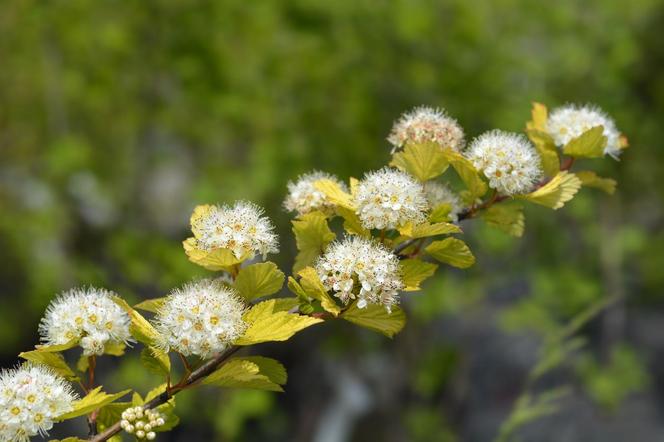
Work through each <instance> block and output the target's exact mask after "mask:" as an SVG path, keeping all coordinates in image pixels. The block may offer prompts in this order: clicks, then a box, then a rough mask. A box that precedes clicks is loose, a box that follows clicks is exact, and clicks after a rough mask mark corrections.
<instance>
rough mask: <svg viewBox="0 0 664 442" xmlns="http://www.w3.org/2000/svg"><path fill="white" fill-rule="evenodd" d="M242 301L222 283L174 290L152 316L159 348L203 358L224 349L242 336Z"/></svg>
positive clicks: (209, 281)
mask: <svg viewBox="0 0 664 442" xmlns="http://www.w3.org/2000/svg"><path fill="white" fill-rule="evenodd" d="M244 310H245V306H244V303H243V302H242V300H241V299H240V298H239V297H238V296H237V295H236V294H235V292H233V291H232V290H231V289H229V288H228V287H226V286H225V285H224V284H223V282H221V281H217V280H212V279H203V280H201V281H197V282H194V283H189V284H186V285H185V286H184V287H182V288H181V289H175V290H174V291H173V292H172V293H171V294H170V295H169V296H168V298H167V299H166V301H165V302H164V304H163V305H162V306H161V308H160V309H159V311H158V313H157V316H156V328H157V331H158V332H159V334H160V342H159V345H160V346H161V347H162V348H164V349H165V350H167V351H168V350H176V351H178V352H180V353H182V354H183V355H185V356H190V355H197V356H200V357H201V358H203V359H206V358H208V357H209V356H211V355H213V354H215V353H219V352H221V351H223V350H224V349H226V348H227V347H228V346H229V345H230V344H231V343H232V342H233V341H234V340H236V339H237V338H239V337H240V336H242V334H243V333H244V331H245V330H246V327H247V325H246V324H245V322H244V320H243V319H242V314H243V313H244Z"/></svg>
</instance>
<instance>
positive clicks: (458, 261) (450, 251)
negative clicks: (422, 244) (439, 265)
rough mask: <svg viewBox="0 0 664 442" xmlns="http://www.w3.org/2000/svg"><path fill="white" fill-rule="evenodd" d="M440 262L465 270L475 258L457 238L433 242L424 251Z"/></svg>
mask: <svg viewBox="0 0 664 442" xmlns="http://www.w3.org/2000/svg"><path fill="white" fill-rule="evenodd" d="M424 250H425V251H426V252H427V253H428V254H429V255H431V256H432V257H434V258H436V259H437V260H438V261H440V262H444V263H447V264H449V265H451V266H454V267H459V268H461V269H465V268H466V267H470V266H471V265H473V264H474V263H475V256H473V253H472V252H471V251H470V249H469V248H468V246H467V245H466V243H465V242H463V241H461V240H460V239H457V238H445V239H443V240H441V241H434V242H432V243H431V244H429V245H428V246H427V247H426V249H424Z"/></svg>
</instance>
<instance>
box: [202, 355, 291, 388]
mask: <svg viewBox="0 0 664 442" xmlns="http://www.w3.org/2000/svg"><path fill="white" fill-rule="evenodd" d="M286 379H287V375H286V369H285V368H284V367H283V365H281V363H280V362H279V361H277V360H274V359H270V358H266V357H262V356H250V357H244V358H233V359H231V360H229V361H228V362H226V363H225V364H224V365H222V366H221V368H219V369H218V370H216V371H215V372H214V373H212V374H211V375H210V376H208V377H207V378H205V379H204V380H203V384H206V385H214V386H216V387H226V388H251V389H257V390H268V391H278V392H282V391H283V388H281V385H284V384H285V383H286Z"/></svg>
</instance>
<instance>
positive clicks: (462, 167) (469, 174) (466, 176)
mask: <svg viewBox="0 0 664 442" xmlns="http://www.w3.org/2000/svg"><path fill="white" fill-rule="evenodd" d="M443 155H444V156H445V158H446V159H447V161H449V163H450V164H451V165H452V167H453V168H454V170H455V171H456V173H457V175H459V178H461V181H463V183H464V184H465V185H466V188H467V189H468V191H469V192H470V198H471V199H472V200H474V199H476V198H479V197H481V196H482V195H484V194H485V193H486V191H487V190H488V188H489V187H488V186H487V185H486V183H485V182H484V180H483V179H482V176H481V175H480V173H479V171H478V170H477V169H475V166H473V163H472V162H471V161H470V160H469V159H468V158H466V157H464V156H463V155H461V154H460V153H459V152H457V151H455V150H452V149H443Z"/></svg>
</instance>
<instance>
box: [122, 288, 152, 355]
mask: <svg viewBox="0 0 664 442" xmlns="http://www.w3.org/2000/svg"><path fill="white" fill-rule="evenodd" d="M113 301H114V302H115V303H116V304H117V305H119V306H120V307H122V309H123V310H124V311H125V312H127V314H128V315H129V318H130V319H131V323H130V324H129V332H130V333H131V335H132V336H133V337H134V338H136V340H137V341H139V342H142V343H143V344H145V345H154V344H155V342H156V340H157V338H158V337H159V333H158V332H157V330H155V328H154V327H153V326H152V324H150V323H149V322H148V321H147V319H145V318H144V317H143V316H142V315H141V314H140V313H138V312H137V311H136V310H134V309H133V308H131V306H129V304H127V302H126V301H125V300H124V299H122V298H120V297H118V296H114V297H113Z"/></svg>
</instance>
